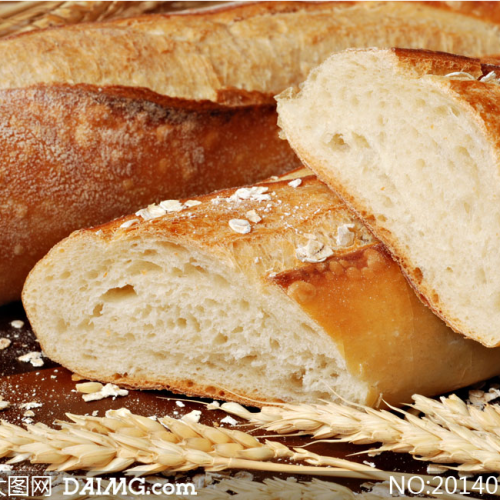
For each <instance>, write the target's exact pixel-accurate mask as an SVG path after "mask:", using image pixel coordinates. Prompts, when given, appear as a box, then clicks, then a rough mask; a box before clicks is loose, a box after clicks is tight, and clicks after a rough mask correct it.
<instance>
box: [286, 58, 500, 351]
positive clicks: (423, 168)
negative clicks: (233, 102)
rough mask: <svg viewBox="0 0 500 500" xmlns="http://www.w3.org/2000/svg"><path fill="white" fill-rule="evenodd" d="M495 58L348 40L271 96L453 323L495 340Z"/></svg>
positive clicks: (498, 320)
mask: <svg viewBox="0 0 500 500" xmlns="http://www.w3.org/2000/svg"><path fill="white" fill-rule="evenodd" d="M497 77H500V67H499V66H492V65H485V64H481V62H480V61H479V60H476V59H468V58H464V57H458V56H453V55H449V54H443V53H433V52H427V51H412V50H400V49H393V50H351V51H345V52H343V53H339V54H336V55H333V56H332V57H331V58H329V59H328V60H327V61H326V62H325V63H324V64H323V65H321V66H320V67H319V68H318V69H317V70H315V71H314V72H313V73H312V74H311V75H310V77H309V78H308V80H307V82H306V83H305V84H304V86H303V88H302V90H301V91H300V92H299V93H297V94H294V92H293V91H289V92H285V93H283V94H282V95H281V96H280V98H279V114H280V123H281V126H282V127H283V130H284V132H285V135H286V137H287V139H288V140H289V141H290V143H291V144H292V146H293V147H294V148H295V150H296V152H298V154H299V156H300V157H301V158H302V160H303V161H304V162H305V163H306V164H307V165H308V166H309V167H310V168H311V169H313V170H314V171H315V172H317V173H318V175H319V176H320V177H321V178H322V179H324V180H325V181H326V182H327V183H328V184H329V185H330V186H331V187H333V188H334V189H335V190H336V191H337V193H339V194H340V195H341V196H342V198H344V200H346V201H347V202H348V204H349V205H350V206H351V207H352V208H353V209H354V210H355V211H356V212H357V213H358V214H359V215H360V216H361V218H362V219H363V220H364V221H365V222H366V224H367V225H368V226H369V227H370V228H371V229H372V230H373V231H374V233H375V234H376V235H377V236H378V237H379V238H380V239H381V240H382V241H383V242H384V243H385V244H386V245H387V246H388V248H389V249H390V251H391V252H392V253H393V254H394V255H395V256H396V257H397V259H398V260H399V262H400V264H401V265H402V267H403V269H404V272H405V273H406V274H407V275H408V277H409V278H410V280H411V282H412V284H413V286H414V287H415V288H416V289H417V290H418V292H419V293H421V294H422V295H423V297H424V300H425V301H427V302H428V303H429V304H430V306H431V307H432V309H433V310H434V311H435V312H436V313H437V314H439V315H440V316H441V317H442V318H443V319H444V320H445V321H446V322H447V323H448V324H449V325H450V326H451V327H452V328H453V329H454V330H456V331H458V332H462V333H463V334H465V335H466V336H468V337H470V338H473V339H475V340H478V341H480V342H482V343H483V344H484V345H486V346H489V347H492V346H497V345H499V344H500V280H499V273H498V270H499V269H500V253H499V252H498V248H499V247H500V216H499V212H498V203H499V199H500V178H499V175H500V174H499V161H500V143H499V141H498V138H499V137H500V85H499V84H500V80H499V79H498V78H497Z"/></svg>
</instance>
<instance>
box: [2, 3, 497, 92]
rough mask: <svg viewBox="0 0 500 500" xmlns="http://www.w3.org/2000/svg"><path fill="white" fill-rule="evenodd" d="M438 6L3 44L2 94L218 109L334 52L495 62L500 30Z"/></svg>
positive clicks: (281, 6)
mask: <svg viewBox="0 0 500 500" xmlns="http://www.w3.org/2000/svg"><path fill="white" fill-rule="evenodd" d="M475 3H477V4H481V2H475ZM442 7H443V5H442V4H439V3H438V4H437V5H436V6H434V5H433V4H432V3H431V4H430V5H429V4H423V3H418V2H260V3H259V2H250V3H247V4H243V5H241V4H240V5H234V4H232V5H231V6H229V7H228V6H224V5H223V6H221V7H219V8H217V7H215V8H213V10H211V11H210V10H205V11H203V12H202V13H190V14H189V13H188V14H185V15H182V14H180V15H176V14H163V15H162V14H158V15H144V16H140V17H136V18H129V19H121V20H114V21H108V22H101V23H88V24H79V25H74V26H67V27H64V28H55V29H50V30H43V31H37V32H33V33H29V34H25V35H20V36H17V37H12V38H7V39H4V40H1V41H0V51H1V53H2V65H1V67H0V88H17V87H26V86H29V85H33V84H37V83H91V84H94V85H100V86H106V85H127V86H134V87H146V88H148V89H150V90H153V91H155V92H157V93H159V94H164V95H169V96H171V97H182V98H185V99H197V100H199V99H209V100H212V101H218V102H220V100H221V99H222V100H224V99H225V98H226V96H225V93H226V92H227V91H228V90H230V89H244V90H247V91H257V92H263V93H270V94H276V93H278V92H281V91H282V90H284V89H285V88H286V87H288V86H290V85H292V84H299V83H301V82H302V81H303V80H304V79H305V78H306V77H307V75H308V73H309V71H310V70H311V69H313V68H314V67H315V66H317V64H318V63H320V62H322V61H323V60H324V59H325V58H326V57H327V56H328V55H330V54H331V53H332V52H335V51H339V50H342V49H346V48H350V47H367V46H369V47H382V48H383V47H411V48H426V49H432V50H445V51H448V52H454V53H457V54H464V55H469V56H476V57H478V56H483V55H488V54H498V53H500V32H499V29H498V25H497V24H496V23H494V22H490V21H487V20H483V19H479V18H477V17H474V16H473V15H470V14H462V13H461V12H460V11H458V12H457V11H451V10H449V9H444V8H442ZM462 8H463V7H462ZM476 8H477V7H476ZM463 10H468V9H465V8H463ZM496 10H500V9H498V8H497V9H496ZM479 16H481V17H486V18H488V17H491V14H490V12H489V11H486V12H483V11H480V13H479Z"/></svg>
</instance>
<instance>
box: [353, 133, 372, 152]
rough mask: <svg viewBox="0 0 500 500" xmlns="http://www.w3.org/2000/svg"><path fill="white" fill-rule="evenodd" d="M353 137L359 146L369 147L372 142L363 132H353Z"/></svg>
mask: <svg viewBox="0 0 500 500" xmlns="http://www.w3.org/2000/svg"><path fill="white" fill-rule="evenodd" d="M352 138H353V141H354V143H355V144H356V146H357V147H359V148H369V147H370V144H369V143H368V141H367V140H366V137H365V136H364V135H361V134H356V133H355V132H354V133H353V134H352Z"/></svg>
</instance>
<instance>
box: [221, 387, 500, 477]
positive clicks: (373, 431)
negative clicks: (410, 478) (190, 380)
mask: <svg viewBox="0 0 500 500" xmlns="http://www.w3.org/2000/svg"><path fill="white" fill-rule="evenodd" d="M221 409H223V410H225V411H226V412H228V413H231V414H234V415H237V416H239V417H241V418H243V419H246V420H248V421H250V422H252V423H253V424H256V425H259V426H261V427H262V428H264V429H266V430H268V431H272V432H276V433H278V434H282V435H283V434H290V433H297V432H301V433H304V434H310V435H312V436H313V438H315V439H329V438H334V439H335V440H337V441H342V442H350V443H353V444H373V443H382V445H381V446H380V447H378V448H375V449H372V450H370V451H369V452H368V453H369V454H372V455H375V454H378V453H380V452H382V451H393V452H398V453H409V454H411V455H413V456H414V457H415V458H417V459H419V460H424V461H429V462H434V463H438V464H455V463H457V464H459V465H458V466H456V467H453V466H451V465H448V466H446V467H447V468H448V469H456V470H459V471H462V472H469V473H483V472H500V408H499V407H498V406H495V405H490V404H486V405H485V406H484V409H483V410H480V409H478V408H476V407H474V406H472V405H467V404H466V403H465V402H464V401H462V400H461V399H460V398H458V396H456V395H452V396H450V397H448V398H445V397H442V398H441V399H440V400H439V401H435V400H432V399H429V398H426V397H424V396H414V404H413V405H412V409H413V410H414V411H417V412H421V413H423V416H421V417H419V416H416V415H414V414H412V412H409V411H403V410H397V411H398V412H399V413H400V414H401V415H402V417H403V418H401V417H400V416H398V415H397V414H395V413H393V412H389V411H385V410H374V409H372V408H368V407H364V406H359V405H349V404H339V403H327V402H325V403H322V404H313V405H291V404H283V405H276V406H272V407H264V408H262V410H261V411H260V412H259V413H250V412H249V411H247V410H246V409H245V408H243V407H242V406H241V405H238V404H237V403H224V404H223V405H222V406H221Z"/></svg>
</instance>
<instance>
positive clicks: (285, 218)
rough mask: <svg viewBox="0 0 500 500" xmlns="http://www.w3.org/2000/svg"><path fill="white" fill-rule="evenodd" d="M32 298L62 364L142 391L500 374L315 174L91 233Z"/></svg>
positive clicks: (286, 391)
mask: <svg viewBox="0 0 500 500" xmlns="http://www.w3.org/2000/svg"><path fill="white" fill-rule="evenodd" d="M162 207H163V208H162ZM23 303H24V307H25V310H26V312H27V315H28V318H29V320H30V322H31V325H32V327H33V329H34V331H35V332H36V335H37V338H38V340H39V341H40V345H41V347H42V348H43V350H44V352H45V353H46V354H47V355H48V356H49V357H50V358H51V359H53V360H54V361H57V362H58V363H61V364H62V365H63V366H65V367H67V368H68V369H70V370H72V371H73V372H76V373H78V374H80V375H82V376H84V377H86V378H89V379H96V380H100V381H103V382H115V383H119V384H121V385H126V386H130V387H133V388H141V389H169V390H171V391H174V392H180V393H185V394H190V395H197V396H206V397H217V398H224V399H235V400H240V401H245V397H248V398H251V399H252V400H258V401H275V400H283V401H293V402H307V401H309V402H310V401H314V400H317V399H318V398H324V399H331V398H332V397H334V396H333V395H332V392H331V391H332V390H333V391H334V392H335V393H336V394H338V395H340V396H343V397H345V398H347V399H349V400H351V401H355V402H359V403H365V404H369V405H374V406H377V405H380V404H381V401H382V398H383V399H384V400H385V401H387V402H389V403H394V404H401V403H403V402H408V401H409V400H410V397H411V395H412V394H413V393H419V394H425V395H434V394H440V393H443V392H446V391H450V390H454V389H457V388H459V387H462V386H466V385H469V384H471V383H473V382H477V381H479V380H481V379H484V378H487V377H490V376H493V375H495V374H498V373H500V349H487V348H485V347H483V346H481V345H480V344H479V343H477V342H474V341H471V340H466V339H464V338H463V337H462V336H461V335H458V334H456V333H454V332H453V331H452V330H450V329H449V328H447V327H446V326H445V324H444V323H443V322H442V321H441V320H440V319H439V318H438V317H437V316H435V315H434V314H433V313H432V312H431V311H430V309H428V308H427V307H426V306H424V305H423V304H422V303H421V302H420V300H419V299H418V298H417V296H416V295H415V293H414V292H413V291H412V289H411V288H410V286H409V285H408V283H407V281H406V279H405V278H404V276H403V274H402V273H401V271H400V269H399V266H398V265H397V264H396V263H395V262H394V261H393V260H392V259H391V257H390V256H389V255H388V254H387V253H386V252H385V250H384V249H383V247H382V245H381V244H380V243H379V242H378V241H377V240H375V239H374V238H373V237H372V236H371V234H370V233H369V232H368V231H367V229H366V228H365V227H364V226H363V225H362V224H361V222H360V221H359V220H357V219H355V218H353V216H352V215H351V213H350V212H349V211H348V210H347V208H346V207H345V206H344V205H343V203H342V202H341V201H340V199H339V198H337V197H336V196H335V195H334V194H333V193H332V192H331V191H330V190H329V189H328V188H327V187H326V186H325V185H324V184H322V183H321V182H319V181H318V180H316V178H315V177H313V176H309V177H305V178H302V179H295V180H294V181H289V180H285V181H277V182H271V183H263V184H260V185H259V186H253V187H251V188H243V189H239V190H227V191H222V192H218V193H215V194H212V195H208V196H203V197H200V198H197V199H195V200H194V201H193V200H189V201H183V202H182V203H179V202H175V201H169V202H165V203H162V204H161V205H160V206H158V205H155V206H150V207H149V208H148V209H144V210H141V211H140V212H138V214H136V215H132V216H130V217H126V218H122V219H119V220H116V221H114V222H110V223H108V224H105V225H103V226H100V227H98V228H94V229H87V230H80V231H77V232H75V233H73V234H72V235H71V236H70V237H69V238H67V239H65V240H64V241H62V242H61V243H59V244H58V245H56V246H55V247H54V248H53V249H52V250H51V251H50V252H49V254H48V255H47V256H46V257H44V258H43V259H42V260H41V261H40V262H39V263H38V264H37V265H36V266H35V268H34V269H33V270H32V271H31V273H30V275H29V277H28V279H27V281H26V285H25V288H24V291H23Z"/></svg>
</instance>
